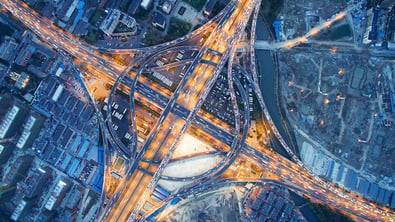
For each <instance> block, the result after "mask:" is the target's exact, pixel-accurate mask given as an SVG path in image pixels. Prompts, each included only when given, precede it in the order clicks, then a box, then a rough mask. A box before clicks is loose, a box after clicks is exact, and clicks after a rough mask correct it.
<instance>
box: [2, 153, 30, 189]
mask: <svg viewBox="0 0 395 222" xmlns="http://www.w3.org/2000/svg"><path fill="white" fill-rule="evenodd" d="M33 159H34V157H33V156H30V155H25V156H20V157H18V158H17V159H16V160H15V162H14V164H13V165H12V167H11V169H10V170H9V171H8V173H7V175H6V176H5V178H4V181H3V183H4V184H10V185H15V184H16V183H17V182H19V181H21V180H23V179H24V178H25V175H26V173H27V171H28V170H29V168H30V166H31V164H32V161H33Z"/></svg>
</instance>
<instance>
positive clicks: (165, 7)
mask: <svg viewBox="0 0 395 222" xmlns="http://www.w3.org/2000/svg"><path fill="white" fill-rule="evenodd" d="M171 9H172V6H171V3H170V2H168V1H165V2H164V3H163V5H162V11H163V12H164V13H166V14H170V12H171Z"/></svg>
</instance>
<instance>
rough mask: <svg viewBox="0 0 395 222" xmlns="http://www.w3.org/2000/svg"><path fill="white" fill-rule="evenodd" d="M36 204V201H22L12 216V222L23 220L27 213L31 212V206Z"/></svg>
mask: <svg viewBox="0 0 395 222" xmlns="http://www.w3.org/2000/svg"><path fill="white" fill-rule="evenodd" d="M34 202H35V200H34V199H21V200H20V201H19V204H18V205H17V207H16V208H15V210H14V212H13V213H12V215H11V220H13V221H19V219H20V218H23V217H24V216H25V215H26V213H27V212H29V211H30V210H31V206H32V205H33V204H34Z"/></svg>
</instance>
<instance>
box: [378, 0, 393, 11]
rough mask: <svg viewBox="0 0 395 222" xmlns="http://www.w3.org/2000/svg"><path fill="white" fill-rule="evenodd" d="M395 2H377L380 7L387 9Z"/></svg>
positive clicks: (388, 0) (384, 0)
mask: <svg viewBox="0 0 395 222" xmlns="http://www.w3.org/2000/svg"><path fill="white" fill-rule="evenodd" d="M394 5H395V2H394V0H382V1H381V3H380V4H379V7H380V8H384V9H388V8H392V7H394Z"/></svg>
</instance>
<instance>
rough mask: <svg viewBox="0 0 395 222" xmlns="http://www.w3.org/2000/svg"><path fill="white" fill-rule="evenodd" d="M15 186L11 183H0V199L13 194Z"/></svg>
mask: <svg viewBox="0 0 395 222" xmlns="http://www.w3.org/2000/svg"><path fill="white" fill-rule="evenodd" d="M15 189H16V187H15V186H12V185H2V186H0V201H2V200H4V199H8V198H10V197H12V196H13V195H14V191H15Z"/></svg>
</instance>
